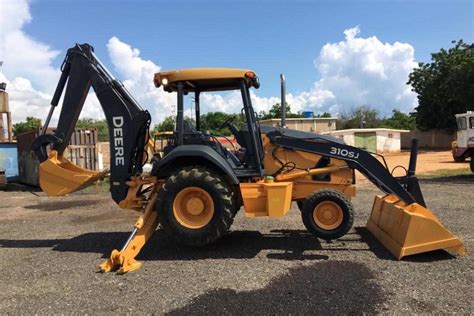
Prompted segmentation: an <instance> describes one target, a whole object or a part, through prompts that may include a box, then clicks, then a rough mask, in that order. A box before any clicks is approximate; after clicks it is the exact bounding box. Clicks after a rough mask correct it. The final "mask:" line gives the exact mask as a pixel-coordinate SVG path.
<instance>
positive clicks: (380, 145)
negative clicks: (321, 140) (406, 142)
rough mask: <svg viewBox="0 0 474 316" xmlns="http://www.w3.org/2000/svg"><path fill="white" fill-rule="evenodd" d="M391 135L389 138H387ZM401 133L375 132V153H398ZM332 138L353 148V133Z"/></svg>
mask: <svg viewBox="0 0 474 316" xmlns="http://www.w3.org/2000/svg"><path fill="white" fill-rule="evenodd" d="M389 134H391V137H389V136H390V135H389ZM400 135H401V133H400V132H390V131H377V132H376V142H377V144H376V147H377V153H389V152H392V153H393V152H399V151H400V148H401V147H400V146H401V136H400ZM332 136H333V137H337V138H340V139H342V140H344V142H345V143H346V144H347V145H349V146H355V137H354V132H350V131H348V132H347V133H344V134H336V135H332Z"/></svg>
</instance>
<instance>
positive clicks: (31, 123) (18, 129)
mask: <svg viewBox="0 0 474 316" xmlns="http://www.w3.org/2000/svg"><path fill="white" fill-rule="evenodd" d="M40 127H41V120H40V119H39V118H36V117H31V116H28V117H27V118H26V121H24V122H18V123H15V124H13V135H15V136H18V135H19V134H22V133H25V132H29V131H34V130H37V129H38V128H40Z"/></svg>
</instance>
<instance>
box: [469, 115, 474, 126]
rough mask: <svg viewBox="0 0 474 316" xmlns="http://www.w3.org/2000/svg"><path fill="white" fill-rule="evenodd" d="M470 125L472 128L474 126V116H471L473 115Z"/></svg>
mask: <svg viewBox="0 0 474 316" xmlns="http://www.w3.org/2000/svg"><path fill="white" fill-rule="evenodd" d="M469 127H470V128H474V116H471V117H470V118H469Z"/></svg>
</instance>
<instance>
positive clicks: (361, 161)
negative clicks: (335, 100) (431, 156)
mask: <svg viewBox="0 0 474 316" xmlns="http://www.w3.org/2000/svg"><path fill="white" fill-rule="evenodd" d="M268 136H269V137H270V140H271V142H272V143H273V144H275V145H280V146H283V147H285V148H289V149H294V150H301V151H305V152H309V153H315V154H318V155H323V156H327V157H332V158H336V159H341V160H344V161H346V162H347V164H348V166H349V167H350V168H352V169H357V170H359V171H360V172H361V173H362V174H363V175H364V176H365V177H366V178H367V179H369V180H370V181H371V182H372V183H373V184H375V185H376V186H377V187H378V188H379V189H380V190H382V191H384V192H385V193H391V194H394V195H396V196H397V197H398V198H399V199H400V200H402V201H403V202H405V203H406V204H412V203H415V202H416V203H419V204H420V205H423V206H425V202H424V199H423V196H422V194H421V191H419V192H416V194H412V193H411V192H409V191H408V190H407V189H406V188H405V186H404V185H406V182H407V181H406V180H407V179H408V178H409V180H410V182H409V183H410V184H411V185H412V187H416V188H419V187H418V181H417V179H416V177H414V170H413V174H412V175H407V177H401V178H395V177H394V176H392V175H391V174H390V172H389V171H388V170H387V168H386V167H385V166H384V165H383V164H382V163H381V162H380V161H379V160H377V159H376V158H375V157H374V156H372V154H371V153H369V152H368V151H366V150H363V149H359V148H356V147H353V146H349V145H345V144H341V143H338V142H331V141H328V140H327V139H322V138H317V137H315V138H314V139H312V140H309V139H299V138H294V137H289V136H285V135H283V134H282V133H280V132H272V133H269V134H268ZM412 154H414V155H416V150H415V151H412ZM415 182H416V183H415ZM402 184H403V185H402Z"/></svg>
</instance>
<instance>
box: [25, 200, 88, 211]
mask: <svg viewBox="0 0 474 316" xmlns="http://www.w3.org/2000/svg"><path fill="white" fill-rule="evenodd" d="M93 204H95V205H97V201H87V200H75V201H74V200H72V201H54V202H45V203H39V204H33V205H26V206H24V208H26V209H30V210H40V211H43V212H49V211H64V210H67V209H70V208H76V207H82V206H89V205H93Z"/></svg>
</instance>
